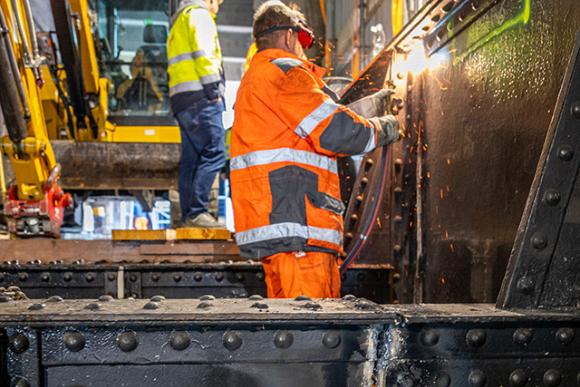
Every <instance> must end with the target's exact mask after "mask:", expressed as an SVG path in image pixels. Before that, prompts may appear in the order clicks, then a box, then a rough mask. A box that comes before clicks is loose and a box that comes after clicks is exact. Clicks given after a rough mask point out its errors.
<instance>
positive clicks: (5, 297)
mask: <svg viewBox="0 0 580 387" xmlns="http://www.w3.org/2000/svg"><path fill="white" fill-rule="evenodd" d="M10 301H12V298H10V296H8V295H6V294H0V303H2V304H3V303H5V302H10Z"/></svg>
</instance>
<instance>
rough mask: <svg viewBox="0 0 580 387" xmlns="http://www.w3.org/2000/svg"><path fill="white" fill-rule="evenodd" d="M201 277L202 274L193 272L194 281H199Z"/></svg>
mask: <svg viewBox="0 0 580 387" xmlns="http://www.w3.org/2000/svg"><path fill="white" fill-rule="evenodd" d="M202 279H203V274H201V273H199V272H197V273H194V274H193V280H194V281H195V282H201V280H202Z"/></svg>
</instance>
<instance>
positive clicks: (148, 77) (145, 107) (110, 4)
mask: <svg viewBox="0 0 580 387" xmlns="http://www.w3.org/2000/svg"><path fill="white" fill-rule="evenodd" d="M97 4H98V5H97V8H96V9H97V14H98V26H99V39H100V42H101V51H102V52H103V54H102V58H101V61H102V64H103V68H104V71H105V74H106V76H107V77H108V78H109V81H110V83H111V88H110V95H109V103H110V106H109V107H110V111H111V118H110V119H111V121H113V122H117V123H118V122H119V121H124V123H127V121H131V120H133V122H131V123H134V124H138V121H139V120H143V119H153V120H154V121H155V122H156V123H158V124H161V125H163V124H164V122H162V121H163V120H165V121H167V122H166V123H165V124H167V125H174V121H173V119H172V118H171V113H170V109H169V96H168V93H169V87H168V76H167V48H166V41H167V35H168V33H169V16H168V13H167V12H168V11H167V10H168V2H167V0H165V1H159V0H98V3H97Z"/></svg>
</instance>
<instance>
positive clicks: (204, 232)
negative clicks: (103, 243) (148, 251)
mask: <svg viewBox="0 0 580 387" xmlns="http://www.w3.org/2000/svg"><path fill="white" fill-rule="evenodd" d="M231 237H232V234H231V233H230V232H229V231H228V230H226V229H221V228H178V229H177V230H113V240H114V241H175V240H183V241H207V240H223V241H227V240H230V239H231Z"/></svg>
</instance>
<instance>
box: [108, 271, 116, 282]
mask: <svg viewBox="0 0 580 387" xmlns="http://www.w3.org/2000/svg"><path fill="white" fill-rule="evenodd" d="M115 279H117V276H116V275H115V273H109V274H107V281H114V280H115Z"/></svg>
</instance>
